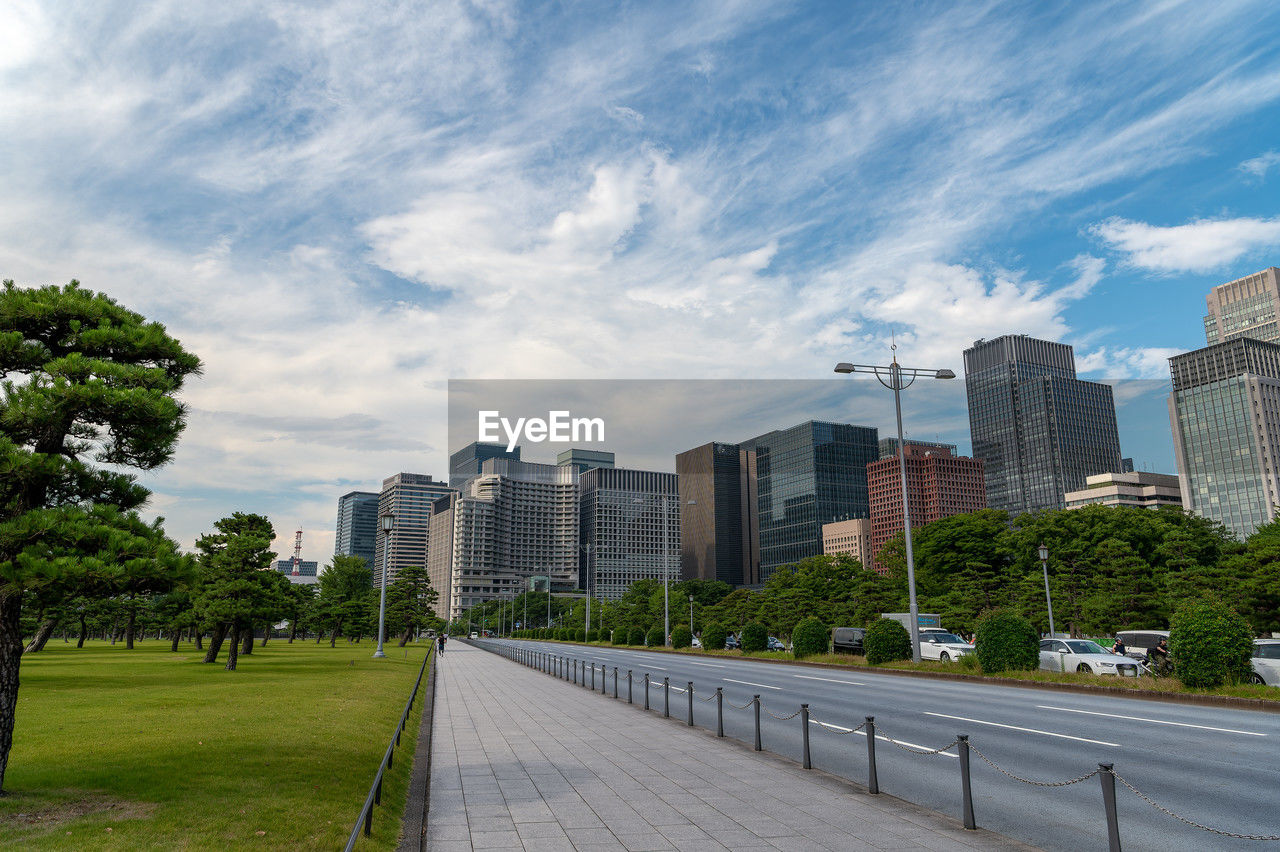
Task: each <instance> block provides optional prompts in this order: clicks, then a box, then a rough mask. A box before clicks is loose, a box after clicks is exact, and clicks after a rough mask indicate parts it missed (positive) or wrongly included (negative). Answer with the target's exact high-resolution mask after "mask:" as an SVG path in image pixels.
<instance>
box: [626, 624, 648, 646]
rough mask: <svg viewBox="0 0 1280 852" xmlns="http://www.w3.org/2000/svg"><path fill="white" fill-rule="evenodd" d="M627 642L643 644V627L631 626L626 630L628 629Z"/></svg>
mask: <svg viewBox="0 0 1280 852" xmlns="http://www.w3.org/2000/svg"><path fill="white" fill-rule="evenodd" d="M627 644H628V645H643V644H644V630H643V629H641V628H639V627H632V628H631V629H630V630H628V631H627Z"/></svg>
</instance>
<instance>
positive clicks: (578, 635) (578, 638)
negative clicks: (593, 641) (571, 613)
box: [573, 629, 587, 642]
mask: <svg viewBox="0 0 1280 852" xmlns="http://www.w3.org/2000/svg"><path fill="white" fill-rule="evenodd" d="M573 641H575V642H585V641H587V631H585V630H581V629H579V630H575V631H573Z"/></svg>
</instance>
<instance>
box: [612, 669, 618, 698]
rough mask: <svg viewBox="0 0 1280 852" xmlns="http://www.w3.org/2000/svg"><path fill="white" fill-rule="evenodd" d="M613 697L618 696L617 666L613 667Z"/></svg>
mask: <svg viewBox="0 0 1280 852" xmlns="http://www.w3.org/2000/svg"><path fill="white" fill-rule="evenodd" d="M613 697H614V698H617V697H618V667H617V666H614V667H613Z"/></svg>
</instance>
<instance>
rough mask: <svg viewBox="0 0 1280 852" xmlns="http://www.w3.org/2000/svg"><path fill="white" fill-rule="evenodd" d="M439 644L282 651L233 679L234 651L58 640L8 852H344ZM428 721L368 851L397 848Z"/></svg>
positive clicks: (37, 662) (25, 745)
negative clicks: (210, 660) (15, 851)
mask: <svg viewBox="0 0 1280 852" xmlns="http://www.w3.org/2000/svg"><path fill="white" fill-rule="evenodd" d="M427 647H428V646H427V645H426V644H425V643H424V644H422V645H418V646H409V647H408V648H407V649H402V648H395V647H394V646H393V647H391V648H388V649H387V657H386V659H383V660H374V659H372V658H371V655H372V653H373V650H374V646H373V645H372V644H370V643H368V642H363V643H361V644H358V645H348V644H345V643H340V644H339V645H338V647H336V648H330V647H329V644H328V642H324V643H322V644H320V645H316V644H314V642H310V643H307V642H295V643H294V644H292V645H289V644H287V643H286V642H285V641H283V640H272V641H271V642H268V643H267V646H266V647H265V648H255V649H254V651H253V654H252V655H251V656H249V657H244V656H242V657H241V658H240V665H239V670H238V671H235V672H228V671H224V670H223V667H222V665H223V661H224V660H225V653H226V652H225V648H224V651H223V660H219V662H218V663H217V664H213V665H203V664H201V663H200V659H201V657H202V653H201V652H198V651H196V650H195V648H194V646H193V645H190V644H184V645H182V646H180V647H179V650H178V652H177V653H172V652H170V650H169V643H168V642H158V641H154V640H153V641H148V642H142V643H140V644H139V645H138V646H137V647H136V649H135V650H133V651H127V650H125V648H124V646H123V644H119V645H116V646H114V647H113V646H110V645H107V644H105V643H101V642H98V643H88V644H86V645H85V647H84V648H83V649H81V650H77V649H76V648H75V646H74V645H64V644H63V643H62V642H60V641H57V640H54V641H51V642H50V643H49V644H48V646H46V648H45V650H44V651H42V652H40V653H38V654H29V655H25V656H24V657H23V660H22V672H21V677H22V687H21V692H20V693H19V698H18V721H17V729H16V730H15V731H14V747H13V751H12V753H11V754H10V758H9V769H8V772H7V774H6V777H5V789H6V792H7V793H8V795H6V796H5V797H3V798H0V846H3V847H6V848H24V849H28V848H31V849H68V850H72V849H73V850H82V849H99V848H104V849H105V848H117V849H119V848H125V849H190V850H200V849H210V850H215V849H216V850H225V849H316V850H320V849H324V850H331V849H341V848H342V846H343V844H344V843H345V842H346V838H347V835H348V833H349V832H350V831H351V827H352V826H353V825H354V824H355V822H356V819H357V817H358V815H359V811H360V806H361V805H362V804H363V803H364V798H365V796H366V794H367V793H368V790H369V785H370V784H371V783H372V781H373V776H374V773H375V771H376V770H377V767H378V762H379V761H380V760H381V759H382V754H383V752H384V751H385V750H386V747H387V742H388V740H389V739H390V737H391V734H392V733H393V731H394V728H395V725H396V723H397V722H398V721H399V719H400V714H401V712H402V711H403V710H404V704H405V701H407V700H408V698H409V692H410V690H412V688H413V681H414V678H415V677H416V676H417V672H418V668H419V666H421V664H422V659H423V655H424V654H425V653H426V649H427ZM406 650H407V651H408V653H407V654H406V653H405V651H406ZM423 684H424V687H425V684H426V679H425V678H424V679H423ZM421 708H422V704H421V703H419V704H417V705H415V708H414V711H413V713H412V714H411V715H412V717H413V718H412V719H411V722H410V725H409V728H408V731H407V733H406V736H405V737H404V738H402V740H401V742H402V745H401V747H400V748H399V749H398V750H397V752H396V761H395V764H394V766H393V769H392V771H391V773H390V774H389V775H388V777H387V780H386V783H385V784H384V787H383V796H382V801H383V805H382V806H381V807H377V808H375V812H374V819H373V828H374V835H373V839H372V842H369V841H362V845H361V846H360V847H358V848H365V849H390V848H394V846H395V841H396V837H397V834H398V833H399V830H400V821H401V816H402V813H403V809H404V801H405V795H406V789H407V784H408V776H409V768H410V765H411V763H412V757H413V744H414V741H415V739H416V735H417V728H418V721H419V718H420V712H421Z"/></svg>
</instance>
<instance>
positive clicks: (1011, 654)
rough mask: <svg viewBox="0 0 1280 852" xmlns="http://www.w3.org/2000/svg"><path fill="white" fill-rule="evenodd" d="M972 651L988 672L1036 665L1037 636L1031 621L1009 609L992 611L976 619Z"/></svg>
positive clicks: (1038, 663) (1038, 639)
mask: <svg viewBox="0 0 1280 852" xmlns="http://www.w3.org/2000/svg"><path fill="white" fill-rule="evenodd" d="M975 633H976V638H975V639H974V648H975V653H976V654H977V656H978V664H979V665H981V666H982V670H983V671H984V672H986V673H988V674H990V673H992V672H1003V671H1017V670H1026V671H1030V670H1031V669H1034V668H1036V667H1037V666H1039V665H1040V637H1039V636H1038V635H1037V634H1036V629H1035V628H1034V627H1032V626H1031V623H1030V622H1029V621H1027V620H1026V619H1025V618H1023V617H1022V616H1021V615H1018V614H1017V613H1016V612H1011V611H1009V610H995V611H994V612H989V613H987V614H986V615H984V616H983V617H982V618H980V619H979V620H978V625H977V630H976V632H975Z"/></svg>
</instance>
